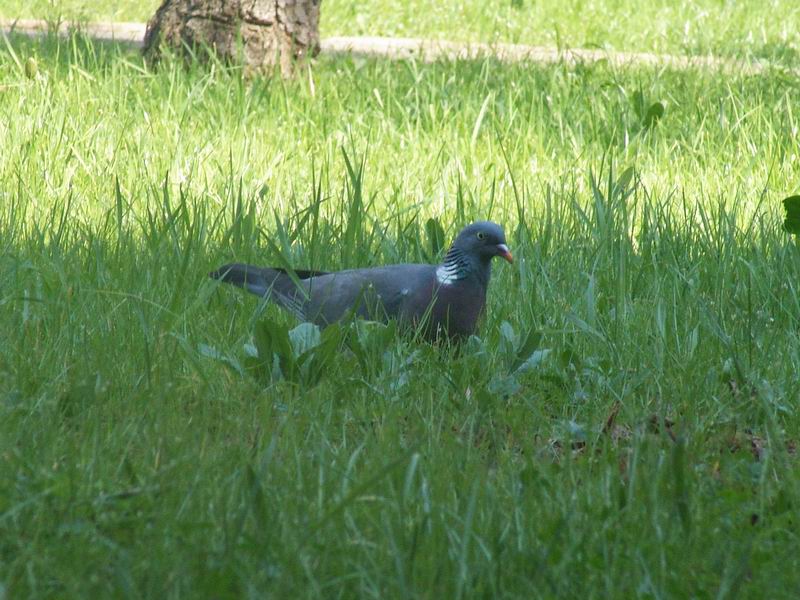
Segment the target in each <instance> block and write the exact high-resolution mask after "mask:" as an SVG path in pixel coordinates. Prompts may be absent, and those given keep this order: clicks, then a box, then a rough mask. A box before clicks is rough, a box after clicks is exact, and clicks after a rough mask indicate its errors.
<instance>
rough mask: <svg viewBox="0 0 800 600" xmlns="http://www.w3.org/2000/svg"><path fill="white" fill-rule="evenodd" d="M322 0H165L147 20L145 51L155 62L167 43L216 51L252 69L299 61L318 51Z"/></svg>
mask: <svg viewBox="0 0 800 600" xmlns="http://www.w3.org/2000/svg"><path fill="white" fill-rule="evenodd" d="M320 2H321V0H164V3H163V4H162V5H161V6H160V7H159V9H158V10H157V11H156V14H155V15H153V18H152V19H150V21H149V22H148V23H147V31H146V33H145V37H144V48H143V50H142V51H143V53H144V55H145V57H146V58H147V59H148V60H149V61H151V62H156V61H158V59H159V58H160V56H161V52H162V46H163V45H166V46H168V47H171V48H174V49H177V50H178V51H180V52H182V53H184V54H185V55H193V56H201V57H202V56H207V54H208V53H213V54H214V55H216V56H218V57H219V58H221V59H222V60H224V61H225V62H228V63H231V64H242V65H244V68H245V72H246V73H247V74H249V75H253V74H265V73H270V72H272V71H274V69H275V68H276V67H280V70H281V74H282V75H283V76H284V77H290V76H291V75H292V74H293V73H294V68H295V64H296V63H297V62H298V61H302V60H304V59H306V58H307V57H309V56H316V54H317V53H318V52H319V7H320Z"/></svg>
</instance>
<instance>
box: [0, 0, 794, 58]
mask: <svg viewBox="0 0 800 600" xmlns="http://www.w3.org/2000/svg"><path fill="white" fill-rule="evenodd" d="M159 4H160V2H159V1H157V0H155V1H154V0H144V1H132V0H101V1H99V2H89V1H88V0H5V1H4V3H3V7H0V16H2V17H6V18H14V17H27V18H34V17H35V18H44V19H49V20H54V19H57V18H58V17H61V18H63V19H77V20H112V21H141V22H144V21H147V20H148V19H149V18H150V17H151V16H152V15H153V13H154V12H155V10H156V8H157V7H158V6H159ZM321 33H322V35H323V36H333V35H382V36H391V37H426V38H434V39H452V40H460V41H468V42H469V41H495V40H496V41H505V42H517V43H522V44H534V45H546V46H559V47H567V48H578V47H585V48H606V49H610V50H624V51H638V52H660V53H672V54H689V55H706V54H717V55H721V56H727V57H737V58H745V59H766V60H770V61H773V62H775V63H778V64H782V65H786V66H793V67H800V6H799V5H798V4H797V2H795V1H793V0H745V1H734V0H677V1H676V0H657V1H654V2H642V1H641V0H601V1H596V0H594V1H590V0H562V1H558V2H556V1H553V0H549V1H542V0H467V1H465V2H433V3H432V2H429V1H427V0H405V1H402V2H388V1H386V0H381V1H376V0H369V1H364V0H325V1H324V2H323V4H322V23H321Z"/></svg>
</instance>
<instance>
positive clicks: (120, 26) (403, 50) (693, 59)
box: [0, 19, 800, 76]
mask: <svg viewBox="0 0 800 600" xmlns="http://www.w3.org/2000/svg"><path fill="white" fill-rule="evenodd" d="M70 27H71V26H70V24H68V23H62V24H61V25H60V27H59V29H58V33H59V35H66V34H67V33H68V31H69V30H70ZM80 28H81V29H82V30H83V31H85V32H86V33H87V34H88V35H89V36H90V37H92V38H94V39H97V40H103V41H116V42H121V43H126V44H131V45H134V46H141V45H142V40H143V39H144V32H145V24H144V23H124V22H123V23H89V24H85V25H81V26H80ZM0 31H3V32H11V31H13V32H15V33H19V34H23V35H27V36H31V37H36V36H41V35H45V34H46V33H47V32H48V31H50V25H48V23H46V22H44V21H36V20H29V19H19V20H17V21H10V20H7V19H5V20H4V19H0ZM322 52H323V53H326V54H352V55H357V56H366V57H383V58H390V59H408V58H412V57H416V58H417V59H419V60H423V61H426V62H429V61H434V60H437V59H440V58H449V59H475V58H481V57H486V56H494V57H496V58H497V59H498V60H502V61H507V62H521V61H530V62H535V63H543V64H549V63H555V62H566V63H568V64H577V63H594V62H599V61H608V62H609V63H610V64H613V65H616V66H621V67H624V66H629V65H645V66H655V67H668V68H672V69H697V68H701V69H712V70H721V71H723V72H726V73H743V74H758V73H762V72H763V71H765V70H767V69H770V68H773V65H771V64H770V63H769V62H753V61H742V60H732V59H725V58H720V57H717V56H677V55H670V54H651V53H648V52H610V51H605V50H587V49H580V48H576V49H570V50H558V49H557V48H548V47H544V46H526V45H522V44H503V43H496V44H486V43H471V44H470V43H460V42H448V41H435V40H423V39H416V38H383V37H329V38H326V39H324V40H322ZM775 68H780V67H775ZM783 70H784V71H788V72H790V73H792V74H793V75H795V76H800V70H799V69H783Z"/></svg>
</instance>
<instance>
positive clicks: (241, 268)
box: [210, 221, 512, 337]
mask: <svg viewBox="0 0 800 600" xmlns="http://www.w3.org/2000/svg"><path fill="white" fill-rule="evenodd" d="M495 256H501V257H503V258H505V259H506V260H508V261H509V262H511V260H512V258H511V253H510V252H509V250H508V247H507V246H506V240H505V234H504V233H503V229H502V228H501V227H500V226H499V225H497V224H495V223H491V222H489V221H481V222H478V223H473V224H472V225H469V226H468V227H465V228H464V229H463V230H462V231H461V233H459V235H458V237H457V238H456V240H455V242H453V245H452V246H451V247H450V250H449V251H448V252H447V255H446V256H445V258H444V260H443V262H442V264H440V265H426V264H399V265H389V266H383V267H372V268H364V269H349V270H346V271H337V272H334V273H325V272H321V271H295V272H294V273H295V275H296V276H297V280H296V281H295V280H294V279H293V278H292V277H291V276H290V275H289V274H288V273H287V272H286V271H285V270H283V269H275V268H262V267H255V266H252V265H245V264H239V263H233V264H228V265H224V266H222V267H220V268H219V269H217V270H216V271H214V272H213V273H211V274H210V276H211V277H212V278H214V279H218V280H220V281H224V282H226V283H231V284H233V285H236V286H239V287H242V288H244V289H246V290H247V291H249V292H251V293H253V294H256V295H258V296H262V297H265V298H267V299H268V300H269V301H271V302H274V303H276V304H278V305H279V306H281V307H283V308H284V309H286V310H288V311H290V312H291V313H293V314H294V315H296V316H297V317H298V318H299V319H301V320H306V321H311V322H314V323H316V324H318V325H320V326H322V327H324V326H325V325H328V324H330V323H333V322H335V321H338V320H340V319H342V318H344V317H346V316H348V315H354V316H358V317H361V318H366V319H371V320H378V321H386V320H387V319H392V318H395V319H398V320H400V321H404V322H409V323H411V324H413V325H422V326H423V327H425V331H426V332H427V333H428V335H429V336H437V335H439V333H440V332H441V333H445V334H446V335H448V336H450V337H461V336H466V335H469V334H471V333H472V332H473V331H474V330H475V326H476V324H477V321H478V319H479V317H480V315H481V314H482V313H483V310H484V307H485V304H486V290H487V287H488V285H489V279H490V275H491V260H492V258H494V257H495Z"/></svg>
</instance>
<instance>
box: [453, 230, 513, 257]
mask: <svg viewBox="0 0 800 600" xmlns="http://www.w3.org/2000/svg"><path fill="white" fill-rule="evenodd" d="M453 248H455V249H457V250H459V251H461V252H462V253H463V254H465V255H467V256H470V257H474V258H476V259H477V260H478V261H480V262H483V263H488V262H489V261H490V260H491V259H492V258H494V257H495V256H500V257H502V258H504V259H506V260H507V261H508V262H514V259H513V257H512V256H511V251H510V250H509V249H508V246H507V245H506V234H505V233H504V232H503V228H502V227H500V225H498V224H497V223H492V222H491V221H478V222H477V223H473V224H472V225H467V226H466V227H465V228H464V229H462V230H461V233H459V234H458V237H456V240H455V242H453Z"/></svg>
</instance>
